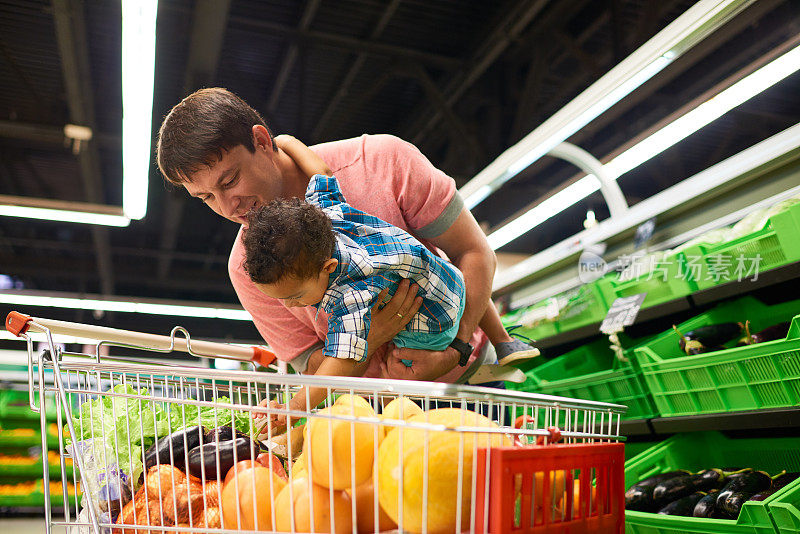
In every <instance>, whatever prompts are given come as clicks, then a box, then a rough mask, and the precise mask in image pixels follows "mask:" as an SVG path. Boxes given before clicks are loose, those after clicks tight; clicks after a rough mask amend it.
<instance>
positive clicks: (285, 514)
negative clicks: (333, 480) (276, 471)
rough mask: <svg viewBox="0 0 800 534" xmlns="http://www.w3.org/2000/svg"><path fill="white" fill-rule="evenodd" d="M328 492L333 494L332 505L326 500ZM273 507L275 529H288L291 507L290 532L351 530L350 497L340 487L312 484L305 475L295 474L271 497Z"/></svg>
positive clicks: (328, 499)
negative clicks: (275, 514) (292, 478)
mask: <svg viewBox="0 0 800 534" xmlns="http://www.w3.org/2000/svg"><path fill="white" fill-rule="evenodd" d="M309 486H310V487H309ZM331 494H332V495H333V509H331V504H330V503H331ZM292 504H293V507H292ZM312 504H313V509H314V510H313V519H314V527H313V529H312V527H311V519H312V515H311V508H312V507H311V505H312ZM275 510H276V513H277V520H276V523H277V525H276V526H277V529H278V531H279V532H291V531H292V511H294V532H334V533H343V534H344V533H347V532H352V531H353V515H352V513H353V512H352V504H351V501H350V497H348V495H347V494H346V493H345V492H343V491H339V490H329V489H327V488H323V487H322V486H318V485H317V484H313V483H311V482H310V481H309V480H308V479H307V478H296V479H294V480H293V481H292V482H291V483H290V484H287V485H286V487H284V488H283V490H281V492H280V493H279V494H278V497H277V499H276V500H275Z"/></svg>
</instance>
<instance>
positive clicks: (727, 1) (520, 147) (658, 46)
mask: <svg viewBox="0 0 800 534" xmlns="http://www.w3.org/2000/svg"><path fill="white" fill-rule="evenodd" d="M753 1H754V0H699V1H698V2H696V3H695V4H694V5H693V6H692V7H690V8H689V9H687V10H686V12H685V13H683V14H682V15H681V16H679V17H678V18H677V19H675V20H674V21H673V22H672V23H671V24H669V25H668V26H667V27H666V28H664V29H663V30H661V31H660V32H658V33H657V34H656V35H654V36H653V37H652V38H651V39H650V40H648V41H647V42H646V43H645V44H643V45H642V46H640V47H639V48H638V49H637V50H636V51H635V52H633V53H632V54H631V55H629V56H628V57H627V58H625V59H624V60H623V61H622V62H621V63H619V64H618V65H617V66H615V67H614V68H612V69H611V70H610V71H608V72H607V73H606V74H604V75H603V76H602V77H600V79H598V80H597V81H595V82H594V83H593V84H592V85H591V86H589V87H588V88H587V89H586V90H584V91H583V92H582V93H581V94H579V95H578V96H577V97H575V98H574V99H573V100H572V101H571V102H570V103H568V104H567V105H566V106H564V107H563V108H561V109H560V110H559V111H558V112H556V113H555V114H554V115H553V116H552V117H550V118H549V119H547V120H546V121H544V122H543V123H542V124H540V125H539V126H538V127H536V128H535V129H534V130H533V131H532V132H530V133H529V134H528V135H526V136H525V137H524V138H523V139H522V140H521V141H519V142H518V143H517V144H515V145H514V146H512V147H510V148H509V149H507V150H506V151H505V152H503V153H502V154H500V156H498V157H497V158H496V159H495V160H494V161H493V162H492V163H490V164H489V165H488V166H487V167H486V168H484V169H483V170H482V171H481V172H479V173H478V174H477V175H475V177H474V178H472V179H471V180H470V181H469V182H468V183H467V184H465V185H464V186H463V187H462V188H461V189H460V193H461V196H462V197H464V202H465V204H466V206H467V207H468V208H470V209H471V208H473V207H475V206H476V205H478V204H479V203H480V202H481V201H482V200H483V199H485V198H486V196H487V195H486V193H485V190H483V188H484V186H486V185H488V186H490V191H494V190H496V189H497V188H498V187H500V185H502V184H503V183H504V182H506V181H508V180H510V179H511V178H513V177H514V176H515V175H516V174H518V173H519V172H520V171H521V170H523V169H525V168H526V167H528V166H529V165H530V164H532V163H533V162H534V161H536V160H537V159H539V158H541V157H542V156H543V155H545V154H546V153H547V152H548V151H549V150H550V149H552V148H553V147H555V146H557V145H558V144H559V143H561V142H563V141H565V140H566V139H567V138H568V137H569V136H571V135H572V134H574V133H575V132H577V131H578V130H580V129H581V128H583V127H584V126H585V125H587V124H588V123H589V122H591V121H592V120H594V119H595V118H596V117H597V116H598V115H600V114H602V113H603V112H604V111H605V110H607V109H608V108H610V107H611V106H613V105H614V104H615V103H617V102H619V101H620V100H621V99H623V98H624V97H625V96H627V95H628V94H630V93H631V92H632V91H634V90H635V89H636V88H637V87H639V86H640V85H641V84H643V83H644V82H646V81H647V80H649V79H650V78H652V77H653V76H654V75H655V74H656V73H658V72H659V71H661V70H662V69H663V68H664V67H665V66H667V65H668V64H669V63H670V62H672V61H673V60H674V59H675V58H677V57H678V56H680V55H681V54H683V53H684V52H686V51H687V50H689V49H691V48H692V47H693V46H694V45H695V44H697V43H698V42H700V41H702V40H703V39H705V37H707V36H708V35H710V34H711V33H713V32H714V31H715V30H716V29H717V28H719V27H721V26H722V25H724V24H725V23H727V22H728V21H729V20H731V19H732V18H733V17H735V16H736V15H737V14H739V13H741V11H742V10H744V9H745V8H746V7H747V6H749V5H750V4H752V3H753ZM479 191H480V192H481V193H480V194H479Z"/></svg>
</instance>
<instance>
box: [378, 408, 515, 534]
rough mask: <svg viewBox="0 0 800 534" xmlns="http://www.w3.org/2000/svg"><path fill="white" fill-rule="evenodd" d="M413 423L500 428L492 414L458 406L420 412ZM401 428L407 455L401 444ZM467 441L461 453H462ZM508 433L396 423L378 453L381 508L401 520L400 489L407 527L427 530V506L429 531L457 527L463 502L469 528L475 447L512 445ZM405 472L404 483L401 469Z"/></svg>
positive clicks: (435, 533)
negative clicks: (460, 473)
mask: <svg viewBox="0 0 800 534" xmlns="http://www.w3.org/2000/svg"><path fill="white" fill-rule="evenodd" d="M409 422H412V423H425V422H428V423H431V424H441V425H445V426H447V427H450V428H452V427H456V426H472V427H487V428H497V427H498V425H497V424H496V423H494V422H492V421H491V420H490V419H488V418H486V417H484V416H482V415H479V414H477V413H475V412H470V411H466V410H461V409H458V408H443V409H439V410H431V411H430V412H427V413H422V414H419V415H415V416H413V417H411V418H410V419H409ZM401 433H402V457H401V456H400V444H401ZM462 442H463V448H461V450H462V451H463V453H462V454H459V450H460V447H461V443H462ZM426 443H427V444H428V465H427V479H428V490H427V491H428V494H427V502H423V480H424V478H425V476H426V472H425V471H426V470H425V467H426V466H425V449H424V447H425V444H426ZM511 444H512V441H511V439H510V438H509V437H507V436H505V435H503V434H500V433H497V434H494V433H491V434H489V433H487V434H483V433H480V434H476V433H474V432H454V431H432V430H428V431H426V430H423V429H415V428H402V429H401V428H395V429H393V430H391V431H390V432H389V434H388V435H387V436H386V438H385V439H384V440H383V443H382V444H381V447H380V451H379V453H378V465H377V467H378V470H379V472H378V489H379V499H380V504H381V507H383V509H384V510H385V511H386V513H387V514H388V515H389V517H391V518H392V520H393V521H395V522H396V523H398V524H400V511H399V509H398V494H399V493H400V491H402V495H403V503H402V506H403V514H402V520H403V522H402V527H403V529H404V530H407V531H409V532H422V527H423V525H422V512H423V507H425V508H427V514H428V515H427V531H428V532H429V533H431V534H438V533H444V532H453V531H454V530H455V528H456V516H457V510H458V507H459V504H460V507H461V529H462V530H466V529H468V528H469V518H470V510H471V500H472V458H473V450H474V449H475V448H476V445H477V447H478V448H481V447H497V446H510V445H511ZM460 460H461V462H462V463H461V465H462V469H463V478H462V486H461V488H462V491H461V499H460V502H459V500H458V494H457V488H458V469H459V461H460ZM401 473H402V476H403V481H402V488H401V487H400V474H401Z"/></svg>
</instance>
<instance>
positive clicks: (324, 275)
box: [256, 258, 339, 308]
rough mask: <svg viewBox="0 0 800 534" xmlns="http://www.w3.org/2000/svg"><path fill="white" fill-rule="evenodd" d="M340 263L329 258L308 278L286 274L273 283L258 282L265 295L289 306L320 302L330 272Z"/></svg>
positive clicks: (310, 304)
mask: <svg viewBox="0 0 800 534" xmlns="http://www.w3.org/2000/svg"><path fill="white" fill-rule="evenodd" d="M338 264H339V262H338V260H336V259H335V258H330V259H329V260H327V261H326V262H325V263H324V264H323V266H322V269H320V271H319V274H318V275H317V276H312V277H310V278H306V279H299V278H295V277H294V276H291V275H289V276H284V277H283V278H281V279H280V280H278V281H277V282H275V283H272V284H256V287H257V288H258V289H259V290H260V291H261V292H262V293H264V294H265V295H267V296H269V297H272V298H276V299H278V300H281V301H283V303H284V305H286V307H288V308H296V307H300V306H312V305H314V304H318V303H319V302H320V301H321V300H322V297H323V296H324V295H325V291H327V290H328V285H329V279H330V274H331V273H332V272H333V271H334V269H336V266H337V265H338Z"/></svg>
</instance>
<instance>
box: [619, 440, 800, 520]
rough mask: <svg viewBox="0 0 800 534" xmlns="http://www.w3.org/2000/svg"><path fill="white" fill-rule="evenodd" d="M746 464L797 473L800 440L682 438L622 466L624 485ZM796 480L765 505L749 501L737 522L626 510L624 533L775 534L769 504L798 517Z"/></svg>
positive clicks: (662, 444) (650, 450)
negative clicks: (669, 474)
mask: <svg viewBox="0 0 800 534" xmlns="http://www.w3.org/2000/svg"><path fill="white" fill-rule="evenodd" d="M725 466H744V467H752V468H753V469H758V470H763V471H766V472H768V473H770V474H771V475H773V476H774V475H775V474H777V473H779V472H781V471H783V470H786V471H800V438H798V437H792V438H767V439H764V438H744V439H731V438H727V437H725V436H723V435H722V434H720V433H718V432H696V433H691V434H680V435H677V436H673V437H672V438H670V439H668V440H666V441H664V442H663V443H661V444H658V445H656V446H654V447H652V448H651V449H648V450H646V451H644V452H642V453H641V454H639V455H637V456H635V457H634V458H631V459H630V460H628V461H627V462H625V487H626V488H627V487H630V486H631V485H633V484H635V483H636V482H638V481H639V480H641V479H643V478H646V477H648V476H651V475H654V474H657V473H664V472H667V471H672V470H674V469H688V470H690V471H692V472H696V471H699V470H701V469H708V468H711V467H725ZM798 488H800V480H796V481H794V482H793V483H791V484H789V485H788V486H786V487H785V488H783V489H781V490H779V491H777V492H776V493H775V494H773V495H772V496H770V497H769V498H767V499H766V500H764V501H761V502H758V501H748V502H746V503H745V504H744V506H743V507H742V511H741V513H740V514H739V517H738V518H737V519H736V520H732V519H706V518H696V517H680V516H668V515H660V514H653V513H647V512H634V511H626V512H625V531H626V533H628V534H645V533H646V534H673V533H674V534H678V533H692V534H706V533H708V534H717V533H721V534H740V533H741V534H745V533H746V534H751V533H752V534H777V533H778V532H786V531H783V530H780V531H779V530H778V529H776V527H775V524H774V523H773V517H772V516H771V510H772V509H773V508H772V506H773V505H775V506H776V507H778V508H782V509H783V510H784V511H785V512H786V513H787V515H794V517H799V516H800V510H798V508H797V505H798V504H800V503H799V502H798V500H800V499H797V497H795V496H798V497H800V494H798V493H797V492H798V491H799V490H798Z"/></svg>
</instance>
